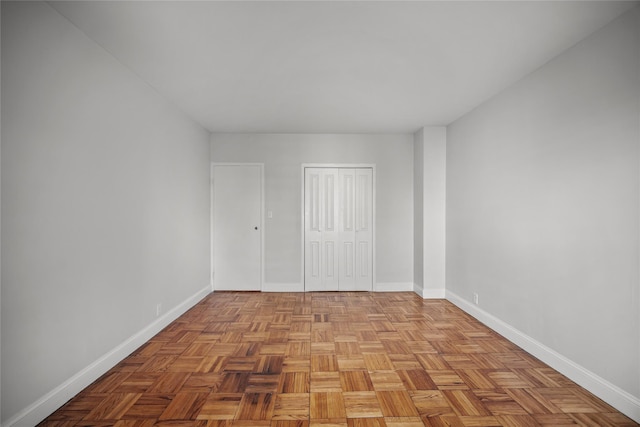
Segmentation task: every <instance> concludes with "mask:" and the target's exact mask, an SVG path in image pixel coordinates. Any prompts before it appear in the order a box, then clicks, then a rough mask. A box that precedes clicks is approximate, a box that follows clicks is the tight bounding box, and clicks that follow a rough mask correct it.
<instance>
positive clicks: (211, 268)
mask: <svg viewBox="0 0 640 427" xmlns="http://www.w3.org/2000/svg"><path fill="white" fill-rule="evenodd" d="M216 166H257V167H259V168H260V292H262V290H263V288H264V224H265V223H264V163H238V162H211V165H210V168H209V190H210V193H209V200H210V205H209V221H210V223H209V245H210V246H209V253H210V256H211V257H210V260H209V264H210V265H209V286H210V287H211V292H214V291H215V288H214V279H215V271H214V256H215V254H214V249H213V248H214V244H213V242H214V239H215V230H214V224H215V221H214V218H213V212H214V205H215V200H214V194H215V192H214V184H215V183H214V182H213V170H214V168H215V167H216Z"/></svg>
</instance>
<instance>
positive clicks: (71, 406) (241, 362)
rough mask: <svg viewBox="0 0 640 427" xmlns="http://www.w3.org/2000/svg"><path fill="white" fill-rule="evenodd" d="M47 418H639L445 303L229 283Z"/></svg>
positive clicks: (457, 421) (322, 423) (266, 421)
mask: <svg viewBox="0 0 640 427" xmlns="http://www.w3.org/2000/svg"><path fill="white" fill-rule="evenodd" d="M41 425H42V426H52V427H58V426H60V427H81V426H117V427H152V426H166V427H169V426H171V427H181V426H190V427H192V426H195V427H261V426H265V427H424V426H427V427H441V426H447V427H456V426H459V427H473V426H478V427H481V426H482V427H491V426H496V427H505V426H518V427H521V426H637V425H638V424H637V423H635V422H633V421H632V420H631V419H629V418H627V417H625V416H624V415H623V414H621V413H620V412H617V411H616V410H614V409H613V408H611V407H610V406H609V405H607V404H606V403H605V402H603V401H602V400H600V399H598V398H596V397H595V396H593V395H591V394H590V393H588V392H587V391H586V390H584V389H582V388H580V387H579V386H577V385H576V384H574V383H573V382H571V381H570V380H569V379H567V378H566V377H564V376H563V375H561V374H560V373H558V372H556V371H554V370H553V369H551V368H549V367H548V366H546V365H545V364H544V363H542V362H540V361H539V360H538V359H536V358H535V357H533V356H531V355H529V354H528V353H526V352H524V351H522V350H521V349H520V348H518V347H517V346H515V345H514V344H513V343H511V342H509V341H507V340H505V339H504V338H502V337H501V336H500V335H498V334H496V333H495V332H494V331H492V330H490V329H488V328H487V327H485V326H484V325H482V324H481V323H480V322H478V321H476V320H475V319H473V318H472V317H470V316H469V315H467V314H466V313H464V312H462V311H461V310H459V309H458V308H457V307H455V306H454V305H452V304H451V303H449V302H447V301H445V300H423V299H422V298H420V297H418V296H417V295H415V294H413V293H366V292H363V293H351V292H345V293H331V292H330V293H277V294H276V293H255V292H247V293H244V292H220V293H214V294H211V295H209V296H207V297H206V298H205V299H204V300H202V301H201V302H200V303H199V304H197V305H196V306H195V307H193V308H192V309H191V310H189V311H188V312H187V313H185V314H184V315H183V316H181V317H180V318H179V319H177V320H176V321H175V322H173V323H171V324H170V325H169V326H167V327H166V328H165V329H164V330H162V331H161V332H160V333H158V334H157V335H156V336H155V337H153V338H152V339H151V340H149V341H148V342H147V343H145V344H144V345H143V346H141V347H140V348H139V349H137V350H136V351H134V352H133V353H132V354H131V355H130V356H129V357H128V358H126V359H125V360H123V361H122V362H120V363H118V364H117V365H116V366H115V367H114V368H113V369H112V370H110V371H109V372H107V373H106V374H105V375H103V376H102V377H101V378H100V379H98V380H97V381H96V382H95V383H93V384H92V385H90V386H89V387H87V388H86V389H85V390H83V391H82V392H81V393H79V394H78V395H77V396H76V397H74V398H73V399H71V400H70V401H69V402H67V403H66V404H65V405H64V406H62V407H61V408H60V409H59V410H58V411H56V412H55V413H53V414H51V415H50V416H49V417H48V418H47V419H46V420H44V421H43V422H42V423H41Z"/></svg>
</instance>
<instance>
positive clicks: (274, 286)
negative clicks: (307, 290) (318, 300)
mask: <svg viewBox="0 0 640 427" xmlns="http://www.w3.org/2000/svg"><path fill="white" fill-rule="evenodd" d="M262 292H304V284H302V283H263V284H262Z"/></svg>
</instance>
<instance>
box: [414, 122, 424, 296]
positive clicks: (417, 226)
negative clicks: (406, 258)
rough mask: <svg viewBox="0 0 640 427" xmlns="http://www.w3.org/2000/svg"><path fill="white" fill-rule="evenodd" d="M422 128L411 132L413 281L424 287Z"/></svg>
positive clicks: (418, 286) (421, 288)
mask: <svg viewBox="0 0 640 427" xmlns="http://www.w3.org/2000/svg"><path fill="white" fill-rule="evenodd" d="M423 223H424V128H420V129H419V130H418V131H417V132H416V133H414V134H413V283H414V285H415V287H416V288H417V290H419V291H420V293H421V294H422V290H423V288H424V263H423V254H424V228H423Z"/></svg>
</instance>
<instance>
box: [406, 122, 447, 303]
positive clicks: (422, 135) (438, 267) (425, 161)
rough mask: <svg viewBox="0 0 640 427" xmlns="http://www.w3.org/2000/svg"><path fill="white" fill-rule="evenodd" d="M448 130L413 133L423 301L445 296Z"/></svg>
mask: <svg viewBox="0 0 640 427" xmlns="http://www.w3.org/2000/svg"><path fill="white" fill-rule="evenodd" d="M446 145H447V129H446V128H445V127H442V126H433V127H424V128H422V129H420V130H419V131H418V132H416V133H415V134H414V254H413V257H414V282H415V290H416V292H417V293H418V294H420V295H422V296H423V297H424V298H444V297H445V211H446V153H447V151H446Z"/></svg>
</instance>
